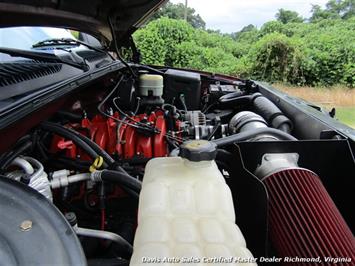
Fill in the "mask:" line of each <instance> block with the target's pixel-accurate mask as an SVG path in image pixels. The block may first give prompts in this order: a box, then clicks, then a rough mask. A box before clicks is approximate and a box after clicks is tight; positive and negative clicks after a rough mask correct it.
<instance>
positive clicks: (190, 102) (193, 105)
mask: <svg viewBox="0 0 355 266" xmlns="http://www.w3.org/2000/svg"><path fill="white" fill-rule="evenodd" d="M181 94H183V95H184V98H185V103H186V107H187V109H188V110H199V109H200V99H201V75H200V74H197V73H192V72H188V71H182V70H176V69H169V70H167V71H166V72H165V80H164V95H163V98H164V99H165V102H166V103H173V101H174V99H175V102H174V105H176V106H177V107H178V108H180V109H183V105H182V104H181V103H180V100H179V99H180V95H181Z"/></svg>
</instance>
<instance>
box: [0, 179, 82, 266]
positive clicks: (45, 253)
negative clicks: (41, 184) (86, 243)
mask: <svg viewBox="0 0 355 266" xmlns="http://www.w3.org/2000/svg"><path fill="white" fill-rule="evenodd" d="M0 213H1V222H0V258H1V259H0V260H1V265H8V266H11V265H86V264H87V263H86V259H85V256H84V253H83V250H82V248H81V245H80V242H79V240H78V238H77V236H76V234H75V232H74V231H73V229H72V227H71V226H70V225H69V223H68V222H67V221H66V220H65V218H64V216H63V215H62V214H61V213H60V212H59V210H58V209H57V208H56V207H55V206H54V205H53V204H52V203H51V202H50V201H48V200H47V199H46V198H45V197H44V196H43V195H41V194H40V193H38V192H37V191H35V190H33V189H32V188H30V187H28V186H26V185H24V184H22V183H19V182H16V181H13V180H10V179H8V178H6V177H2V176H0Z"/></svg>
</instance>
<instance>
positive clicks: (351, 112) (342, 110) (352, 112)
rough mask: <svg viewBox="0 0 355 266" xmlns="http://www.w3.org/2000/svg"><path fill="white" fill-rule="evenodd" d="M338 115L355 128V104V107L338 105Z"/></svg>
mask: <svg viewBox="0 0 355 266" xmlns="http://www.w3.org/2000/svg"><path fill="white" fill-rule="evenodd" d="M335 109H336V117H337V118H338V119H339V120H340V121H342V122H343V123H344V124H347V125H348V126H350V127H352V128H355V106H354V107H337V108H335Z"/></svg>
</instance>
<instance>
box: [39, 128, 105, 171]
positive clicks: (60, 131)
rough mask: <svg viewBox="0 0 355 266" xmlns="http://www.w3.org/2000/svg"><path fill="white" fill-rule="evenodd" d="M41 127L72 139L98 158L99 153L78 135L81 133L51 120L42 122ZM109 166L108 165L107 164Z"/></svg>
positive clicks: (93, 157) (92, 156) (93, 156)
mask: <svg viewBox="0 0 355 266" xmlns="http://www.w3.org/2000/svg"><path fill="white" fill-rule="evenodd" d="M40 127H41V128H42V129H43V130H46V131H49V132H52V133H55V134H58V135H60V136H62V137H64V138H68V139H70V140H72V141H73V142H74V143H75V144H76V145H78V146H79V147H80V148H81V149H83V150H84V151H85V152H86V153H87V154H88V155H89V156H90V157H91V158H92V159H95V158H97V157H98V156H99V155H98V154H97V152H95V151H94V150H93V149H92V148H91V146H90V145H88V144H87V143H86V142H85V141H84V140H83V139H82V138H80V137H79V136H78V134H79V133H77V134H75V133H73V132H72V131H71V130H68V129H67V128H65V127H63V126H58V125H57V124H53V123H50V122H42V123H41V124H40ZM106 166H107V165H106Z"/></svg>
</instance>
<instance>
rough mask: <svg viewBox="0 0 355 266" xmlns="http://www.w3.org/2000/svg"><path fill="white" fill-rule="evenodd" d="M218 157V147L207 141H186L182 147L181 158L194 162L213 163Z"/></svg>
mask: <svg viewBox="0 0 355 266" xmlns="http://www.w3.org/2000/svg"><path fill="white" fill-rule="evenodd" d="M216 155H217V145H216V144H215V143H213V142H210V141H207V140H191V141H186V142H184V143H183V144H182V145H181V146H180V156H181V157H182V158H185V159H187V160H189V161H192V162H200V161H212V160H214V159H215V158H216Z"/></svg>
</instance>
